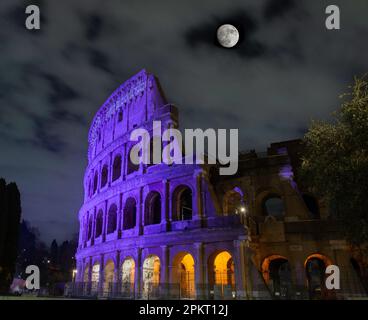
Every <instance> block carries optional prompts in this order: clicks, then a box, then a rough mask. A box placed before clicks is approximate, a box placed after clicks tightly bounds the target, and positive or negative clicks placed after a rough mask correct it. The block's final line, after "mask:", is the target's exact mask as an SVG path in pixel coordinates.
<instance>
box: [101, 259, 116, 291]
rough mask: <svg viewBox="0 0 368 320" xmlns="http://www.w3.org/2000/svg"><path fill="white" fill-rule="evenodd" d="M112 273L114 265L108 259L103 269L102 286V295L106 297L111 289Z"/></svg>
mask: <svg viewBox="0 0 368 320" xmlns="http://www.w3.org/2000/svg"><path fill="white" fill-rule="evenodd" d="M114 272H115V263H114V261H113V260H112V259H108V260H107V262H106V264H105V268H104V279H103V280H104V285H103V295H104V296H108V295H110V293H111V292H112V287H113V283H114Z"/></svg>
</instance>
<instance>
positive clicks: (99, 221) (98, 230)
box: [95, 209, 103, 238]
mask: <svg viewBox="0 0 368 320" xmlns="http://www.w3.org/2000/svg"><path fill="white" fill-rule="evenodd" d="M102 229H103V212H102V209H100V210H99V211H98V213H97V216H96V229H95V237H96V238H98V237H100V236H101V235H102Z"/></svg>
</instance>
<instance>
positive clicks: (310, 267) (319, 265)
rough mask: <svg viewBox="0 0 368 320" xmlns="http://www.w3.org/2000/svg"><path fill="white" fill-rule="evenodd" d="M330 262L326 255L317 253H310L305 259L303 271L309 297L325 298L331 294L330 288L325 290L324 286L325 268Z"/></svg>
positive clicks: (315, 298)
mask: <svg viewBox="0 0 368 320" xmlns="http://www.w3.org/2000/svg"><path fill="white" fill-rule="evenodd" d="M330 264H331V261H330V260H329V259H328V258H327V257H325V256H323V255H321V254H318V253H317V254H312V255H310V256H309V257H308V258H307V260H306V261H305V271H306V276H307V284H308V292H309V298H310V299H312V300H320V299H326V298H328V297H329V296H331V295H333V292H332V290H327V288H326V286H325V280H326V268H327V266H329V265H330Z"/></svg>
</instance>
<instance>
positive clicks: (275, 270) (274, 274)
mask: <svg viewBox="0 0 368 320" xmlns="http://www.w3.org/2000/svg"><path fill="white" fill-rule="evenodd" d="M261 270H262V275H263V278H264V280H265V282H266V283H267V285H268V286H269V288H270V290H271V292H272V293H273V294H274V296H275V297H279V298H284V299H285V298H288V297H290V293H291V289H292V288H291V286H292V281H291V267H290V263H289V260H288V259H287V258H286V257H284V256H281V255H271V256H268V257H267V258H265V259H264V260H263V262H262V267H261Z"/></svg>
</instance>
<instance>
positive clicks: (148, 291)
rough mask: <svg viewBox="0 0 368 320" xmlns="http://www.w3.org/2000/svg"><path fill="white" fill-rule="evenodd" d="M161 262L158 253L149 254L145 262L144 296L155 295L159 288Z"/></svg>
mask: <svg viewBox="0 0 368 320" xmlns="http://www.w3.org/2000/svg"><path fill="white" fill-rule="evenodd" d="M160 271H161V262H160V258H159V257H158V256H156V255H149V256H148V257H147V258H146V259H145V260H144V262H143V290H142V294H143V297H144V298H148V297H150V296H154V295H155V294H156V293H157V292H158V289H159V284H160Z"/></svg>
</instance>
